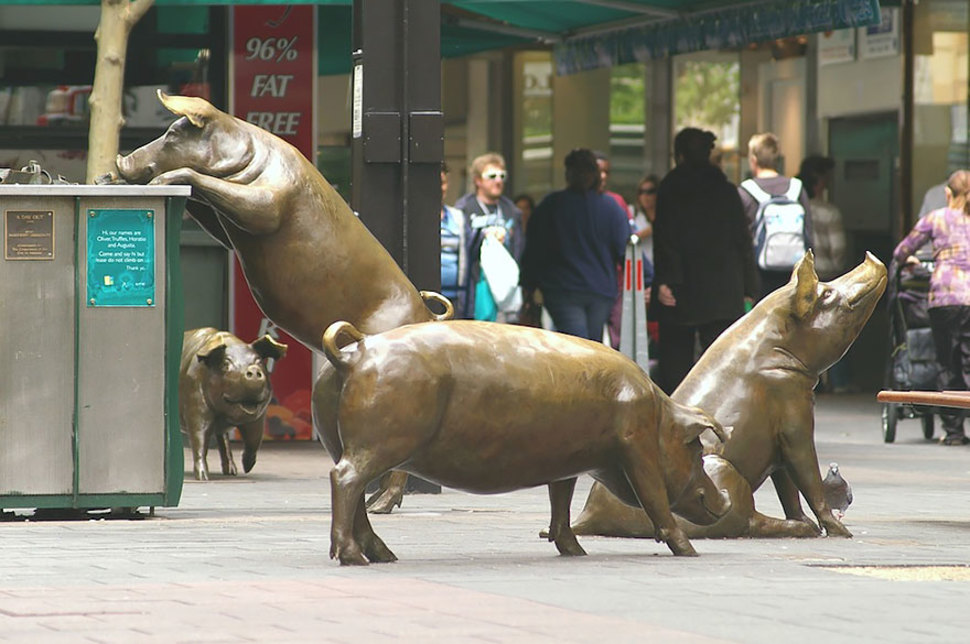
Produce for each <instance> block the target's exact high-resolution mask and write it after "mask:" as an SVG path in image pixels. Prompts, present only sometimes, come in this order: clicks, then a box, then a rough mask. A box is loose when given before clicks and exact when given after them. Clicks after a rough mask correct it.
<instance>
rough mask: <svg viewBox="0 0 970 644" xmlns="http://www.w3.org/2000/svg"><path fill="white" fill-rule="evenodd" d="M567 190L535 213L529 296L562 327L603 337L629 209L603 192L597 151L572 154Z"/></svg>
mask: <svg viewBox="0 0 970 644" xmlns="http://www.w3.org/2000/svg"><path fill="white" fill-rule="evenodd" d="M565 167H566V186H567V187H566V189H565V190H558V191H556V192H553V193H550V194H549V195H547V196H546V197H545V198H544V199H543V200H542V201H541V202H540V203H539V205H538V206H536V210H535V212H534V213H533V215H532V219H531V220H530V223H529V228H528V230H527V231H526V246H525V252H524V254H523V257H522V287H523V290H524V291H525V296H524V297H525V299H526V300H527V301H528V300H529V299H530V294H531V292H532V291H534V290H538V291H539V292H540V293H541V299H542V302H543V304H544V305H545V307H546V309H547V310H548V311H549V315H550V317H551V318H552V321H553V324H554V325H555V328H556V330H557V331H559V332H561V333H568V334H570V335H575V336H579V337H582V338H588V339H590V340H595V341H601V340H602V338H603V327H604V325H605V324H606V321H607V319H608V318H609V314H610V308H611V307H612V306H613V302H614V301H616V296H617V285H616V266H617V263H619V262H620V260H621V259H622V258H623V255H624V252H625V250H626V244H627V241H628V240H629V238H630V224H629V220H628V217H627V213H626V212H625V211H624V210H623V209H622V208H621V207H620V205H619V204H617V203H616V201H615V200H614V199H613V198H612V197H609V196H607V195H605V194H603V193H602V192H600V190H599V183H600V173H599V169H598V168H597V165H596V157H595V156H594V154H593V152H592V151H591V150H587V149H584V148H581V149H577V150H573V151H572V152H570V153H569V154H568V155H566V160H565Z"/></svg>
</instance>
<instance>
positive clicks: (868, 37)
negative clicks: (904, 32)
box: [859, 8, 899, 58]
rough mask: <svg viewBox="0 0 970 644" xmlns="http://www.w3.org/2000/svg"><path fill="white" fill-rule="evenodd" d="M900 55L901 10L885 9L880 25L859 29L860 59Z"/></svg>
mask: <svg viewBox="0 0 970 644" xmlns="http://www.w3.org/2000/svg"><path fill="white" fill-rule="evenodd" d="M898 54H899V10H898V9H890V8H884V9H883V10H882V21H881V22H880V23H879V24H878V25H872V26H871V27H862V28H861V29H859V58H881V57H882V56H896V55H898Z"/></svg>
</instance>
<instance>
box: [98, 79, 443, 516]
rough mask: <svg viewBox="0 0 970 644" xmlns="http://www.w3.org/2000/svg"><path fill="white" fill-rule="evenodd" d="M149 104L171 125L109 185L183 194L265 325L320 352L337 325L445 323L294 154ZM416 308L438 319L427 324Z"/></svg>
mask: <svg viewBox="0 0 970 644" xmlns="http://www.w3.org/2000/svg"><path fill="white" fill-rule="evenodd" d="M158 97H159V100H160V101H161V102H162V104H163V105H164V106H165V107H166V108H167V109H168V110H169V111H171V112H173V113H174V114H175V115H177V116H178V117H179V118H178V119H177V120H176V121H175V122H174V123H172V125H171V126H170V127H169V128H168V130H167V131H166V132H165V134H164V135H163V136H162V137H160V138H158V139H156V140H154V141H152V142H151V143H148V144H147V145H145V146H143V147H141V148H138V149H137V150H135V151H134V152H132V153H131V154H129V155H128V156H124V157H122V156H119V157H118V159H117V161H116V165H117V167H118V173H119V175H120V176H121V178H122V179H124V180H125V181H128V182H131V183H150V184H180V185H191V186H192V199H193V203H191V204H190V205H189V212H190V214H192V216H193V217H194V218H195V219H196V220H197V221H198V222H199V224H200V225H202V227H203V228H205V229H206V230H207V231H208V232H209V233H210V234H211V235H212V236H213V237H215V238H216V239H218V240H219V241H220V242H222V243H223V244H224V245H225V246H226V247H227V248H230V249H233V250H234V251H235V253H236V257H237V258H238V259H239V264H240V266H242V270H243V273H244V274H245V276H246V281H247V282H248V283H249V287H250V289H251V290H252V293H253V296H254V297H255V299H256V302H257V304H259V308H260V309H261V310H262V311H263V312H264V313H265V314H266V316H267V317H268V318H269V319H270V320H272V321H273V322H274V323H275V324H276V325H278V326H279V327H280V328H282V329H283V330H285V331H286V332H287V333H289V334H290V335H292V336H293V337H294V338H296V339H297V340H299V341H300V342H302V343H303V344H305V345H307V346H308V347H310V348H312V349H316V350H322V348H323V347H322V346H321V344H320V339H321V337H322V336H323V332H324V331H325V330H326V328H327V327H328V326H329V325H330V324H332V323H333V322H336V321H337V320H348V321H350V322H352V323H353V324H354V325H355V326H356V327H357V328H359V329H361V330H362V331H363V332H364V333H380V332H381V331H386V330H388V329H392V328H394V327H398V326H401V325H404V324H411V323H415V322H427V321H430V320H438V319H446V318H449V317H451V315H452V312H451V309H450V304H447V303H446V302H447V300H444V298H443V297H442V296H440V295H438V294H436V293H430V292H421V293H419V292H418V291H417V289H416V288H415V287H414V285H413V284H411V282H410V281H409V280H408V278H407V276H406V275H405V274H404V272H403V271H401V269H400V268H399V267H398V265H397V263H396V262H395V261H394V259H393V258H392V257H391V256H390V254H389V253H388V252H387V250H385V248H384V247H383V246H382V245H381V244H380V242H379V241H377V239H376V238H375V237H374V236H373V235H372V234H371V233H370V231H368V230H367V228H366V227H365V226H364V224H363V223H361V221H360V220H359V219H358V218H357V217H356V215H355V214H354V212H353V211H352V210H351V209H350V208H349V207H348V206H347V204H346V203H345V202H344V200H343V199H342V198H341V197H340V195H339V194H337V192H336V191H335V190H334V189H333V188H332V187H331V186H330V184H329V183H328V182H327V180H326V179H324V178H323V176H322V175H321V174H320V173H319V172H318V171H317V169H316V168H315V167H314V166H313V164H312V163H310V161H308V160H307V158H306V157H304V156H303V154H301V153H300V151H299V150H297V149H296V148H295V147H293V146H292V145H290V144H289V143H287V142H286V141H284V140H283V139H281V138H279V137H277V136H275V135H273V134H271V133H269V132H267V131H266V130H264V129H262V128H260V127H257V126H255V125H252V124H250V123H247V122H246V121H243V120H241V119H238V118H235V117H233V116H231V115H229V114H226V113H224V112H222V111H220V110H218V109H216V108H215V107H213V106H212V105H211V104H209V103H208V102H207V101H205V100H204V99H201V98H194V97H188V96H168V95H166V94H164V93H163V92H159V93H158ZM425 299H434V300H437V301H438V302H439V304H441V305H442V306H444V307H445V312H444V313H443V314H441V315H435V314H434V313H432V312H431V311H429V310H428V308H427V307H426V306H425ZM328 373H330V374H331V375H332V374H333V371H332V370H328ZM317 386H319V387H329V388H330V389H331V396H330V397H331V399H333V400H335V399H336V392H337V390H338V389H339V383H338V382H336V381H334V380H328V379H326V378H324V379H321V380H320V381H319V382H318V385H317ZM318 422H321V423H326V424H330V425H335V424H336V417H335V416H334V414H333V413H331V414H326V413H323V412H322V411H321V412H320V418H319V421H318ZM405 479H406V477H405V476H403V475H400V474H398V475H397V476H395V477H394V479H393V482H392V484H391V486H390V487H389V489H388V490H387V492H386V493H385V494H384V495H383V496H382V497H381V500H379V501H378V503H377V504H376V505H375V506H374V509H375V510H378V511H385V512H389V511H390V510H391V508H392V507H393V505H394V504H400V499H401V495H402V494H403V489H404V481H405Z"/></svg>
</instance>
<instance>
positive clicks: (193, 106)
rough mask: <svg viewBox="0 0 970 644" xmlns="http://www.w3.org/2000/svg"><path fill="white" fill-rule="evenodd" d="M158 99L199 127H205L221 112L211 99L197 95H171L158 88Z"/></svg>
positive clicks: (168, 108) (172, 111)
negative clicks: (213, 105)
mask: <svg viewBox="0 0 970 644" xmlns="http://www.w3.org/2000/svg"><path fill="white" fill-rule="evenodd" d="M158 100H160V101H161V102H162V105H164V106H165V109H167V110H168V111H169V112H171V113H172V114H175V115H176V116H184V117H185V118H187V119H188V120H189V122H190V123H192V125H194V126H195V127H199V128H201V127H205V124H206V123H207V122H208V121H209V120H211V119H212V118H215V117H216V116H217V115H218V114H221V112H219V110H217V109H216V108H214V107H212V105H211V104H210V103H209V101H207V100H205V99H204V98H198V97H197V96H169V95H168V94H166V93H165V92H163V91H162V90H158Z"/></svg>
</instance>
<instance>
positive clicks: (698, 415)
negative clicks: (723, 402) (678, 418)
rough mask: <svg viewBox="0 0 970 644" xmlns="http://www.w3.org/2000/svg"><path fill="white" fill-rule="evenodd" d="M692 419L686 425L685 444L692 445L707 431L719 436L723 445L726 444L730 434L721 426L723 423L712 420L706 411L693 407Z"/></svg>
mask: <svg viewBox="0 0 970 644" xmlns="http://www.w3.org/2000/svg"><path fill="white" fill-rule="evenodd" d="M690 412H691V417H690V418H689V420H688V422H687V423H685V424H684V442H685V443H690V442H692V441H694V440H696V439H698V438H700V436H701V434H703V433H704V432H706V431H707V430H711V431H712V432H714V434H715V435H716V436H717V438H718V440H720V441H721V442H722V443H726V442H727V439H728V438H729V435H728V433H727V432H726V431H725V430H724V427H722V426H721V423H719V422H717V421H716V420H714V419H713V418H711V417H710V416H709V415H708V414H707V413H705V412H704V411H702V410H700V409H698V408H696V407H692V408H690Z"/></svg>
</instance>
